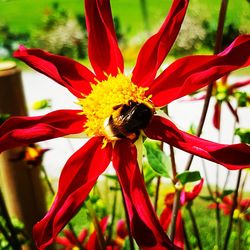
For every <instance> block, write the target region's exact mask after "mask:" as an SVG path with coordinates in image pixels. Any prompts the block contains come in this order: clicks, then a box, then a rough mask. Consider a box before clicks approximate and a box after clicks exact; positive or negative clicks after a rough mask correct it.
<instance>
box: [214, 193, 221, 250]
mask: <svg viewBox="0 0 250 250" xmlns="http://www.w3.org/2000/svg"><path fill="white" fill-rule="evenodd" d="M215 204H216V209H215V216H216V227H217V230H216V233H217V235H216V239H217V246H218V249H219V250H220V249H221V216H220V202H218V193H217V192H216V201H215Z"/></svg>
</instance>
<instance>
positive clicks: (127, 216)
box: [121, 188, 135, 250]
mask: <svg viewBox="0 0 250 250" xmlns="http://www.w3.org/2000/svg"><path fill="white" fill-rule="evenodd" d="M121 193H122V202H123V207H124V212H125V218H126V224H127V228H128V236H129V244H130V250H135V246H134V240H133V236H132V233H131V228H130V221H129V215H128V209H127V205H126V202H125V196H124V193H123V190H122V188H121Z"/></svg>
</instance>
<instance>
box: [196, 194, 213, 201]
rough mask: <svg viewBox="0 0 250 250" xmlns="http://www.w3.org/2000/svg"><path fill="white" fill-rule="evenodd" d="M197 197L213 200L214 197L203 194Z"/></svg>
mask: <svg viewBox="0 0 250 250" xmlns="http://www.w3.org/2000/svg"><path fill="white" fill-rule="evenodd" d="M199 198H200V199H202V200H205V201H214V198H213V197H212V196H210V195H209V196H205V195H199Z"/></svg>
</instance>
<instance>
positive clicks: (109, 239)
mask: <svg viewBox="0 0 250 250" xmlns="http://www.w3.org/2000/svg"><path fill="white" fill-rule="evenodd" d="M114 192H115V194H114V200H113V205H112V218H111V224H110V227H109V232H108V240H107V242H108V243H109V242H111V240H112V235H113V227H114V224H115V214H116V204H117V182H116V183H115V190H114Z"/></svg>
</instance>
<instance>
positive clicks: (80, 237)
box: [78, 228, 88, 244]
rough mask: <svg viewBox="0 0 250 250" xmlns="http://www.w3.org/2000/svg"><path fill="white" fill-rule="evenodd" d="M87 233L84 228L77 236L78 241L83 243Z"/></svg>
mask: <svg viewBox="0 0 250 250" xmlns="http://www.w3.org/2000/svg"><path fill="white" fill-rule="evenodd" d="M87 235H88V230H87V229H85V228H84V229H83V230H82V231H81V232H80V234H79V236H78V240H79V242H80V243H82V244H83V243H84V241H85V239H86V237H87Z"/></svg>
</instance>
